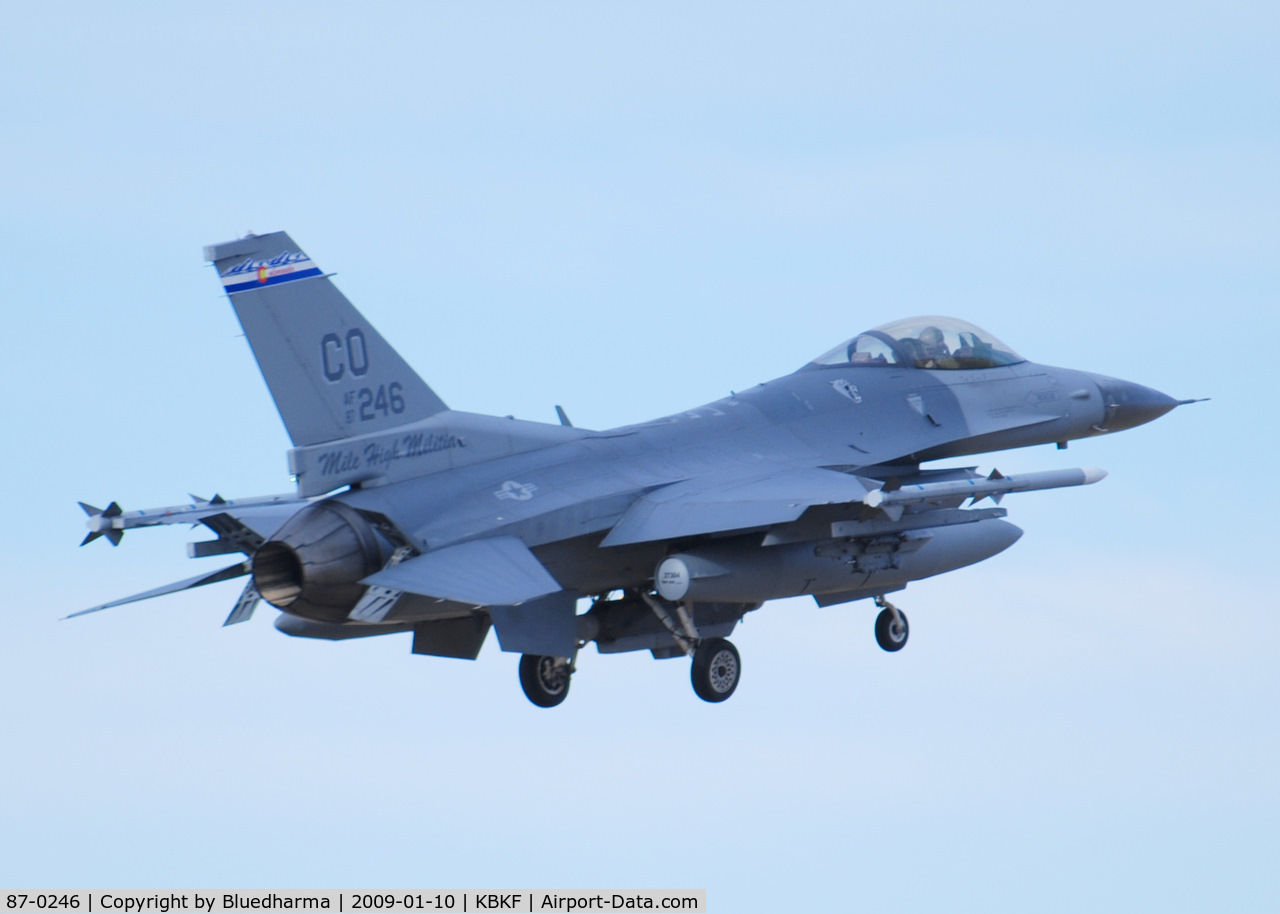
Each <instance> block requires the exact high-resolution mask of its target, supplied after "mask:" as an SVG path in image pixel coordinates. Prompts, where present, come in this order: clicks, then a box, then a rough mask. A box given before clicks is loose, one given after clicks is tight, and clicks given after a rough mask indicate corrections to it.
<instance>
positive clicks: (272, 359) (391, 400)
mask: <svg viewBox="0 0 1280 914" xmlns="http://www.w3.org/2000/svg"><path fill="white" fill-rule="evenodd" d="M204 256H205V259H206V260H210V261H212V262H213V263H214V265H215V266H216V267H217V270H218V277H219V279H220V280H221V282H222V287H223V289H225V290H226V293H227V296H228V297H229V298H230V299H231V304H232V306H233V307H234V308H235V310H236V317H238V318H239V319H240V326H241V327H243V328H244V333H245V336H246V337H247V338H248V340H249V345H250V346H251V347H252V348H253V355H254V358H256V359H257V360H258V367H259V368H260V369H262V376H263V378H265V379H266V382H267V387H268V388H270V390H271V397H272V399H274V400H275V403H276V409H278V410H279V411H280V418H281V419H283V420H284V425H285V429H286V430H287V431H288V432H289V437H290V438H291V439H292V440H293V443H294V445H295V446H296V447H304V446H306V445H310V444H321V443H323V442H326V441H336V440H339V439H342V438H351V437H353V436H356V435H363V434H365V433H367V432H378V431H382V430H384V429H388V428H394V427H396V426H399V425H404V424H405V423H408V422H416V421H418V420H419V419H425V418H427V417H428V416H433V415H435V414H436V413H438V412H442V411H444V410H445V409H447V407H446V406H445V405H444V402H443V401H441V399H440V398H439V397H437V396H436V394H435V392H434V391H433V390H432V389H431V388H430V387H428V386H427V384H426V382H425V381H423V380H422V379H421V378H420V377H418V375H417V374H416V373H414V371H413V369H412V368H410V367H409V366H408V364H407V363H406V362H405V361H404V359H402V358H401V357H400V355H399V354H398V353H397V352H396V351H395V350H394V349H392V348H391V346H390V345H389V344H388V343H387V341H386V340H384V339H383V338H382V336H381V335H380V334H379V333H378V331H377V330H375V329H374V328H373V325H372V324H370V323H369V322H368V321H367V320H365V318H364V316H363V315H362V314H361V313H360V312H359V311H357V310H356V309H355V307H354V306H353V305H352V304H351V302H349V301H347V298H346V296H345V295H343V294H342V293H341V292H339V291H338V289H337V287H335V286H334V285H333V283H332V282H330V281H329V277H328V276H326V275H325V274H323V273H321V272H320V268H319V267H317V266H316V265H315V263H314V262H313V261H312V260H311V258H310V257H308V256H307V255H306V254H305V253H303V251H302V250H301V249H300V248H299V247H298V246H297V245H296V244H295V243H294V242H293V239H291V238H290V237H289V236H288V235H287V234H285V233H284V232H273V233H272V234H270V235H250V236H249V237H247V238H241V239H239V240H238V241H228V242H226V243H224V244H214V245H210V246H209V247H207V248H205V249H204Z"/></svg>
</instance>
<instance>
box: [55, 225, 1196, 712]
mask: <svg viewBox="0 0 1280 914" xmlns="http://www.w3.org/2000/svg"><path fill="white" fill-rule="evenodd" d="M205 256H206V259H208V260H210V261H212V262H213V263H214V264H215V265H216V267H217V270H218V275H219V277H220V278H221V281H222V285H223V288H224V289H225V290H226V292H227V295H228V297H229V298H230V299H231V304H232V305H233V306H234V308H235V311H236V315H237V317H238V318H239V320H240V324H241V326H242V327H243V328H244V332H245V336H246V337H247V338H248V341H249V345H250V346H251V347H252V348H253V354H254V356H255V357H256V359H257V361H258V365H259V367H260V368H261V369H262V374H263V377H264V378H265V379H266V382H267V386H268V387H269V388H270V391H271V396H272V397H273V398H274V400H275V404H276V407H277V408H278V410H279V411H280V416H281V418H282V419H283V420H284V424H285V427H286V429H287V430H288V433H289V437H290V438H291V440H292V442H293V445H294V447H293V448H292V449H291V450H290V451H289V453H288V459H289V469H290V472H291V473H292V474H293V476H294V478H295V480H296V483H297V487H296V491H295V492H294V493H291V494H288V495H280V496H274V497H266V498H252V499H244V500H234V501H233V500H228V499H223V498H221V497H218V496H215V497H214V498H213V499H212V500H209V501H202V500H197V501H195V502H194V503H191V504H185V505H177V506H173V507H166V508H152V509H148V510H146V511H124V510H122V509H121V508H120V507H119V506H118V505H117V504H116V503H114V502H112V503H111V505H110V506H109V507H108V508H106V509H105V510H100V509H98V508H94V507H91V506H89V505H84V504H82V507H83V508H84V510H85V512H86V513H87V514H88V515H89V521H88V526H89V531H90V532H89V535H88V536H87V537H85V540H84V542H85V543H87V542H90V541H92V540H94V539H97V538H99V537H106V538H107V539H108V540H109V541H110V542H111V543H112V544H113V545H114V544H118V543H119V542H120V539H121V537H122V536H123V535H124V532H125V531H126V530H129V529H132V528H134V527H145V526H151V525H155V524H176V523H193V522H198V523H200V524H203V525H204V526H205V527H207V528H208V529H209V530H211V531H212V532H213V533H214V534H215V538H214V539H206V540H203V541H201V542H196V543H191V544H190V545H189V547H188V552H189V554H190V555H191V556H192V557H201V556H213V555H223V554H228V555H230V554H236V553H239V554H241V555H243V556H244V559H243V560H242V561H238V562H236V563H235V564H234V565H231V566H229V567H227V568H223V569H221V570H219V571H215V572H213V573H210V574H202V575H198V576H196V577H193V578H190V579H188V580H185V581H179V582H178V583H176V584H171V585H169V586H166V587H160V588H157V589H155V590H150V591H147V592H145V593H140V594H137V595H135V596H132V597H128V598H126V599H123V600H116V601H114V602H111V603H105V604H103V605H101V606H95V607H93V608H92V609H89V610H85V611H84V612H86V613H87V612H95V611H98V610H101V609H106V608H108V607H111V606H118V605H121V604H124V603H130V602H134V601H136V600H142V599H146V598H149V597H154V596H160V595H162V594H167V593H174V592H177V591H180V590H186V589H188V588H191V587H199V586H202V585H205V584H212V583H214V582H217V581H225V580H228V579H231V578H237V577H245V576H247V577H248V584H247V585H246V586H245V588H244V592H243V593H242V594H241V596H240V598H239V599H238V600H237V601H236V604H235V607H234V608H233V610H232V612H231V615H230V616H229V617H228V618H227V620H226V623H225V624H228V625H230V624H233V623H236V622H243V621H245V620H246V619H248V618H249V617H250V615H251V613H252V612H253V609H254V607H255V606H256V605H257V604H258V602H259V601H260V600H265V601H266V602H267V603H269V604H271V605H272V606H273V607H275V608H276V609H278V610H280V611H281V612H280V615H279V617H278V618H277V619H276V623H275V624H276V628H278V629H279V630H280V631H282V632H284V633H286V634H289V635H296V636H299V637H304V638H324V639H345V638H363V637H367V636H371V635H383V634H389V633H395V632H411V633H412V636H413V637H412V642H413V646H412V650H413V652H414V653H415V654H430V655H435V656H440V657H458V658H467V659H474V658H475V657H476V656H477V655H478V654H479V652H480V648H481V645H482V644H483V643H484V640H485V637H486V636H487V634H488V632H489V629H490V628H491V627H492V628H494V629H496V630H497V638H498V643H499V644H500V645H501V648H502V650H504V651H512V652H515V653H519V654H522V655H523V656H522V657H521V660H520V664H519V673H520V683H521V685H522V686H523V688H524V691H525V694H526V695H527V696H528V698H529V700H530V701H532V702H533V703H534V704H536V705H539V706H542V707H551V706H553V705H557V704H559V703H560V702H561V701H563V700H564V698H565V695H566V694H567V692H568V689H569V682H570V676H571V675H572V673H573V672H574V668H575V660H576V657H577V654H578V651H579V650H581V649H582V648H583V647H585V646H586V645H588V644H590V643H592V642H594V643H595V645H596V649H597V650H598V651H599V652H600V653H615V652H621V651H637V650H648V651H650V652H652V654H653V656H654V657H657V658H669V657H676V656H689V657H691V658H692V661H693V662H692V679H693V688H694V691H695V692H696V693H697V694H698V696H699V697H700V698H703V699H704V700H706V701H711V702H718V701H723V700H724V699H726V698H728V697H729V696H730V695H731V694H733V691H734V689H735V688H736V687H737V685H738V681H739V676H740V673H741V669H742V666H741V661H740V659H739V655H738V651H737V649H736V648H735V647H734V646H733V645H732V644H731V643H730V642H729V641H727V640H726V636H728V635H729V634H730V633H731V632H732V631H733V629H734V627H735V626H736V625H737V624H738V621H739V620H740V619H741V618H742V617H743V615H745V614H746V613H748V612H750V611H752V610H755V609H758V608H759V607H760V606H761V605H762V604H763V603H765V602H766V601H768V600H773V599H777V598H780V597H793V596H799V595H801V594H809V595H812V596H813V598H814V599H815V600H816V601H817V602H818V604H819V605H821V606H831V605H833V604H837V603H846V602H849V601H852V600H862V599H872V600H874V601H875V604H876V605H877V606H878V607H879V608H880V612H879V614H878V616H877V617H876V620H875V637H876V640H877V642H878V643H879V645H880V647H882V648H884V649H885V650H886V651H897V650H901V648H902V647H903V646H904V645H905V644H906V643H907V634H908V625H907V617H906V615H905V614H904V613H903V612H902V611H901V610H899V609H898V608H897V607H895V606H894V605H893V604H891V603H890V602H889V601H888V600H886V599H885V596H886V595H887V594H890V593H893V592H895V591H899V590H902V589H903V588H905V587H906V586H907V584H908V583H909V582H911V581H915V580H919V579H921V578H927V577H931V576H933V575H936V574H942V573H943V572H947V571H952V570H954V569H957V568H963V567H964V566H966V565H971V564H973V563H975V562H980V561H982V560H983V559H986V558H990V557H991V556H993V555H995V554H996V553H998V552H1001V551H1003V550H1004V549H1007V548H1008V547H1009V546H1011V545H1012V544H1013V543H1014V542H1015V541H1016V540H1017V539H1018V537H1019V536H1021V534H1022V531H1021V530H1019V529H1018V528H1017V527H1015V526H1013V525H1012V524H1010V523H1008V522H1006V521H1005V520H1004V519H1003V518H1004V517H1005V515H1006V513H1007V512H1006V511H1005V510H1004V509H1003V508H1000V507H998V505H999V503H1000V501H1001V498H1002V497H1003V496H1004V495H1006V494H1008V493H1011V492H1025V491H1030V490H1033V489H1048V488H1057V487H1061V486H1075V485H1087V484H1090V483H1093V482H1096V481H1098V480H1099V479H1101V478H1102V477H1103V476H1104V475H1106V474H1105V473H1104V472H1103V471H1101V470H1097V469H1093V468H1089V467H1085V468H1081V469H1074V470H1051V471H1047V472H1040V473H1026V474H1019V475H1011V476H1004V475H1001V474H1000V473H999V472H998V471H996V472H992V473H990V474H987V475H983V474H980V473H978V472H976V471H975V470H973V469H927V468H922V466H921V465H922V464H924V463H926V462H928V461H932V460H938V459H941V458H951V457H957V456H961V455H967V454H978V453H982V452H985V451H995V450H1001V449H1004V448H1013V447H1026V446H1030V445H1036V444H1046V443H1053V442H1057V443H1058V445H1059V446H1060V447H1065V446H1066V442H1068V441H1071V440H1073V439H1077V438H1088V437H1092V436H1094V435H1102V434H1108V433H1111V432H1116V431H1121V430H1123V429H1127V428H1133V427H1134V426H1136V425H1141V424H1142V423H1144V422H1149V421H1151V420H1152V419H1155V418H1156V417H1158V416H1161V415H1163V414H1164V413H1166V412H1168V411H1169V410H1171V409H1172V408H1173V407H1175V406H1177V405H1179V403H1182V402H1191V401H1178V400H1174V399H1172V398H1170V397H1168V396H1165V395H1164V394H1162V393H1159V392H1157V391H1155V390H1152V389H1150V388H1147V387H1142V386H1140V385H1137V384H1132V383H1129V382H1127V381H1120V380H1116V379H1114V378H1109V377H1104V376H1102V375H1097V374H1089V373H1087V372H1083V371H1076V370H1073V369H1067V368H1052V367H1049V366H1046V365H1038V364H1035V363H1033V362H1028V361H1027V360H1026V359H1024V358H1022V356H1020V355H1018V354H1017V353H1016V352H1014V351H1013V350H1012V349H1010V348H1009V347H1008V346H1006V345H1005V344H1004V343H1002V342H1001V341H1000V340H998V339H997V338H996V337H994V336H992V335H991V334H989V333H987V332H986V331H985V330H981V329H979V328H978V327H975V326H973V325H972V324H968V323H966V322H964V321H961V320H956V319H953V318H947V317H918V318H911V319H908V320H902V321H897V322H894V323H891V324H885V325H883V326H881V327H878V328H876V329H874V330H868V331H866V332H865V333H861V334H859V335H858V336H856V337H854V338H853V339H851V340H849V341H847V342H844V343H841V344H840V345H839V346H837V347H836V348H834V349H832V350H831V351H830V352H827V353H826V354H824V355H822V356H819V357H818V358H817V359H815V360H814V361H812V362H810V363H809V364H808V365H805V366H804V367H802V368H800V369H799V370H798V371H796V372H794V373H792V374H789V375H786V376H785V377H781V378H778V379H777V380H774V381H770V382H769V383H767V384H761V385H759V386H758V387H755V388H753V389H751V390H747V391H742V392H740V393H734V394H732V395H731V396H729V397H728V398H726V399H723V400H719V401H717V402H715V403H710V404H708V405H706V406H702V407H699V408H697V409H693V410H690V411H688V412H685V413H680V414H678V415H674V416H668V417H666V418H663V419H658V420H655V421H653V422H647V423H643V424H641V425H634V426H628V427H625V428H617V429H612V430H610V431H603V432H600V431H589V430H587V429H581V428H574V427H573V426H572V425H570V423H569V421H568V419H567V418H566V417H565V415H564V413H563V411H562V410H559V407H557V411H558V412H559V414H560V420H561V424H560V425H550V424H542V423H537V422H525V421H519V420H516V419H512V418H505V419H504V418H496V417H492V416H482V415H476V414H473V413H465V412H458V411H455V410H452V409H450V408H448V407H447V406H445V404H444V403H443V402H442V401H441V399H440V398H439V397H438V396H436V394H435V393H434V392H433V391H432V390H431V388H430V387H428V386H427V384H426V383H425V382H424V381H423V380H422V379H421V378H419V377H418V375H417V374H415V373H414V371H413V370H412V369H411V368H410V367H409V366H408V365H407V364H406V363H405V362H404V361H403V360H402V359H401V358H400V356H399V355H398V354H397V353H396V351H395V350H394V349H392V348H391V346H390V345H389V344H388V343H387V342H386V341H385V340H384V339H383V338H382V337H381V336H380V335H379V334H378V332H377V331H376V330H375V329H374V328H373V326H372V325H371V324H370V323H369V322H368V321H367V320H365V318H364V317H363V316H362V315H361V314H360V313H359V312H358V311H357V310H356V309H355V308H354V307H353V306H352V305H351V303H350V302H349V301H347V299H346V298H345V297H344V296H343V295H342V293H341V292H339V291H338V289H337V287H335V286H334V285H333V283H332V282H331V281H330V279H329V277H328V276H326V275H325V274H324V273H322V272H321V271H320V269H319V267H317V266H316V264H315V263H314V262H313V261H312V260H311V259H310V258H309V257H308V256H307V255H306V254H305V253H303V252H302V250H301V249H300V248H299V247H298V246H297V245H296V244H295V243H294V242H293V240H292V239H290V238H289V236H288V235H287V234H285V233H283V232H277V233H274V234H270V235H250V236H249V237H247V238H242V239H239V240H237V241H231V242H227V243H225V244H218V245H213V246H211V247H209V248H206V249H205ZM988 498H989V499H990V500H991V504H990V505H987V506H983V507H976V506H977V505H978V504H979V503H981V502H983V501H984V500H985V499H988ZM966 502H968V503H969V505H968V506H967V507H966V506H965V503H966ZM584 600H589V601H590V603H589V608H586V609H585V610H584V611H582V612H579V606H580V603H581V601H584ZM81 614H82V613H76V614H75V615H81Z"/></svg>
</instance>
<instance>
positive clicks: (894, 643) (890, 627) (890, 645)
mask: <svg viewBox="0 0 1280 914" xmlns="http://www.w3.org/2000/svg"><path fill="white" fill-rule="evenodd" d="M898 618H900V619H901V620H902V623H901V624H898V622H897V621H896V620H895V619H894V618H893V610H891V609H885V610H881V612H880V615H878V616H876V644H878V645H880V647H882V648H884V649H885V650H886V651H900V650H902V649H903V648H904V647H906V646H907V636H908V635H910V634H911V626H910V625H909V624H908V623H907V614H906V613H904V612H903V611H902V610H898Z"/></svg>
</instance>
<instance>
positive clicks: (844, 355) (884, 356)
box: [813, 315, 1026, 371]
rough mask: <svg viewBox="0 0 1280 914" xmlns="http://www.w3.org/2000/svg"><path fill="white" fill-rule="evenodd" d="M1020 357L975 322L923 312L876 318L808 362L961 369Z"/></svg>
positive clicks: (1007, 363)
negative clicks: (893, 318) (883, 319)
mask: <svg viewBox="0 0 1280 914" xmlns="http://www.w3.org/2000/svg"><path fill="white" fill-rule="evenodd" d="M1023 361H1026V360H1025V359H1023V357H1022V356H1020V355H1018V354H1017V353H1016V352H1014V351H1013V350H1012V349H1010V348H1009V347H1008V346H1006V345H1005V344H1004V343H1002V342H1000V340H998V339H996V338H995V337H994V336H992V335H991V334H990V333H987V331H985V330H983V329H982V328H981V327H975V326H974V325H973V324H971V323H969V322H968V321H962V320H959V319H958V318H954V317H941V316H938V315H929V316H926V317H908V318H906V319H905V320H900V321H894V322H892V323H889V324H882V325H881V326H879V327H876V328H875V329H874V330H868V331H867V332H865V333H860V334H858V335H857V336H855V337H854V338H853V339H851V340H847V341H846V342H843V343H841V344H840V345H839V346H837V347H836V348H835V349H832V350H831V351H830V352H828V353H826V354H824V355H822V356H819V357H818V358H817V359H814V361H813V364H814V365H852V366H858V367H861V366H879V365H882V366H886V367H887V366H897V367H899V368H931V369H942V370H951V371H955V370H964V369H973V368H997V367H999V366H1001V365H1012V364H1014V363H1015V362H1023Z"/></svg>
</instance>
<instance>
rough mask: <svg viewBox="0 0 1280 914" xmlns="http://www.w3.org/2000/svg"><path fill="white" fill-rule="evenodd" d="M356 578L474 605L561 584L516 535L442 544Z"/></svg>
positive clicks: (512, 599)
mask: <svg viewBox="0 0 1280 914" xmlns="http://www.w3.org/2000/svg"><path fill="white" fill-rule="evenodd" d="M360 583H362V584H369V585H375V586H378V587H386V588H389V589H392V590H400V591H405V592H407V593H416V594H420V595H422V596H424V597H435V598H437V599H440V600H452V601H455V602H458V603H468V604H470V605H472V606H512V605H515V604H517V603H524V602H526V601H528V600H536V599H537V598H538V597H545V596H546V595H547V594H552V593H556V592H558V591H560V590H561V589H562V588H561V587H560V584H559V583H558V582H557V581H556V579H555V578H553V577H552V576H551V574H550V572H548V571H547V569H546V568H544V567H543V565H542V563H541V562H539V561H538V559H537V557H536V556H535V555H534V554H533V553H532V552H530V551H529V547H528V546H526V545H525V544H524V543H523V542H521V541H520V540H519V539H518V538H517V537H514V536H499V537H495V538H493V539H484V540H472V541H471V542H468V543H459V544H458V545H456V546H446V547H445V548H443V549H437V550H435V551H433V552H428V553H425V554H423V555H418V556H414V557H413V558H411V559H406V560H404V561H403V562H400V563H399V564H397V565H392V566H390V567H388V568H384V569H383V570H382V571H379V572H378V573H376V574H373V575H370V576H369V577H367V578H365V579H364V580H363V581H361V582H360Z"/></svg>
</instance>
